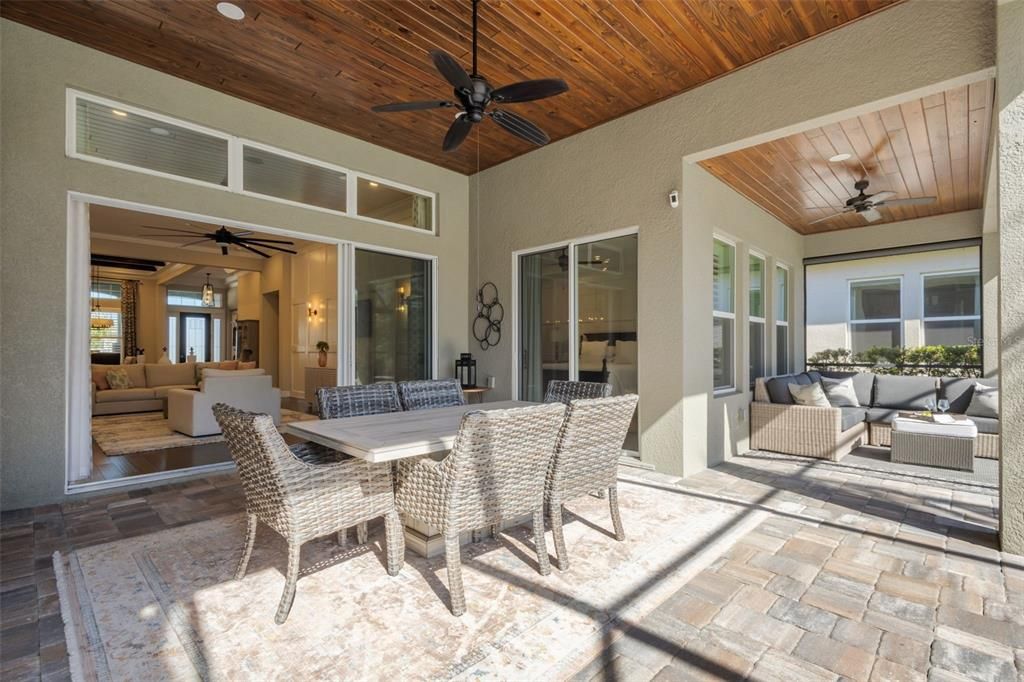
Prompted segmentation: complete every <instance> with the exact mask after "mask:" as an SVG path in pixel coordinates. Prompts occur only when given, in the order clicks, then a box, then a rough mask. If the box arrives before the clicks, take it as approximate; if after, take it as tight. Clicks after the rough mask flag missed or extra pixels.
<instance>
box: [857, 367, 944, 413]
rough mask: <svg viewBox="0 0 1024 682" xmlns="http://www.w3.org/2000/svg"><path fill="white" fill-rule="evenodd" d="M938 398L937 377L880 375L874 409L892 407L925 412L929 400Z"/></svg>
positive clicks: (872, 404) (876, 385)
mask: <svg viewBox="0 0 1024 682" xmlns="http://www.w3.org/2000/svg"><path fill="white" fill-rule="evenodd" d="M937 397H938V381H937V380H936V378H935V377H920V376H915V377H900V376H888V375H885V374H879V375H878V376H877V377H875V400H874V402H872V403H871V406H872V407H890V408H896V409H900V410H923V409H925V408H926V407H927V402H928V399H929V398H931V399H932V400H933V401H934V400H936V399H937Z"/></svg>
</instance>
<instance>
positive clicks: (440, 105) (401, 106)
mask: <svg viewBox="0 0 1024 682" xmlns="http://www.w3.org/2000/svg"><path fill="white" fill-rule="evenodd" d="M453 106H455V104H454V103H453V102H448V101H446V100H440V99H432V100H429V101H425V102H392V103H391V104H378V105H377V106H375V107H372V109H371V111H375V112H377V113H381V112H385V111H420V110H422V109H444V108H446V107H453Z"/></svg>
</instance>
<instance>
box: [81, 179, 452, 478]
mask: <svg viewBox="0 0 1024 682" xmlns="http://www.w3.org/2000/svg"><path fill="white" fill-rule="evenodd" d="M90 204H96V205H101V206H109V207H112V208H122V209H127V210H129V211H140V212H143V213H150V214H153V215H160V216H166V217H171V218H180V219H182V220H192V221H195V222H203V223H215V224H219V225H225V226H227V227H234V228H239V229H242V228H244V229H252V230H256V231H258V232H266V233H267V234H274V235H280V236H282V237H295V238H298V239H304V240H306V241H313V242H319V243H322V244H328V245H333V246H335V247H336V248H338V252H339V253H338V266H339V276H338V291H337V300H338V302H339V304H338V305H339V308H340V310H341V311H343V312H342V313H341V314H339V315H338V318H339V319H338V334H339V338H341V339H345V343H343V344H342V345H343V346H344V347H345V349H346V350H347V351H348V356H349V357H350V358H354V353H353V352H352V351H353V350H354V335H352V339H348V338H347V336H348V332H349V331H350V330H352V329H353V327H354V324H353V323H354V309H355V306H354V305H352V306H342V305H341V302H342V301H344V300H346V295H345V294H346V289H348V288H349V287H350V285H349V282H348V278H347V277H344V276H342V273H341V272H340V268H341V267H342V264H348V265H350V268H349V272H350V273H351V277H352V278H354V277H355V269H354V267H353V266H354V258H351V256H350V257H349V258H346V253H347V254H350V255H351V254H354V252H355V249H356V248H361V249H366V250H369V251H377V252H380V253H391V254H395V255H403V256H408V257H412V258H419V259H422V260H429V261H431V280H430V286H431V287H432V291H431V300H432V304H431V311H430V314H431V318H430V325H431V329H430V333H431V339H430V345H431V348H430V356H431V357H430V373H431V378H436V377H437V368H438V343H437V334H438V315H437V312H438V307H437V298H438V297H437V293H438V272H437V271H438V267H437V264H438V257H437V256H434V255H430V254H424V253H417V252H414V251H407V250H400V249H391V248H387V247H382V246H377V245H375V244H366V243H360V242H354V241H352V240H344V239H337V238H334V237H327V236H323V235H318V234H309V233H304V232H297V231H295V230H288V229H283V228H278V227H271V226H267V225H259V224H255V223H251V222H244V223H243V222H239V221H237V220H233V219H230V218H221V217H218V216H211V215H204V214H201V213H193V212H190V211H181V210H177V209H169V208H164V207H160V206H154V205H150V204H142V203H139V202H134V201H126V200H124V199H113V198H110V197H103V196H99V195H95V194H87V193H83V192H78V191H73V190H72V191H69V192H68V193H67V209H68V213H67V218H68V220H67V229H68V245H67V259H66V267H67V278H68V282H79V283H80V286H78V287H75V286H68V287H67V291H66V300H65V304H66V313H67V317H68V320H69V321H70V322H69V324H68V327H67V334H66V337H67V338H66V339H65V341H66V342H65V377H66V381H65V384H66V391H65V404H64V415H65V440H64V474H63V475H64V494H65V495H71V494H77V493H83V492H86V491H98V490H107V489H112V488H118V487H122V486H127V485H139V484H143V483H147V482H152V481H165V480H174V479H180V478H188V477H192V476H196V475H198V474H200V473H202V472H208V471H221V470H230V469H232V468H234V465H233V464H232V463H231V462H224V463H219V464H212V465H202V466H198V467H191V468H186V469H175V470H173V471H165V472H158V473H155V474H144V475H140V476H129V477H125V478H118V479H114V480H111V481H91V482H82V483H73V482H72V481H71V480H70V479H71V474H72V472H71V464H72V462H71V452H72V451H73V450H79V449H81V448H85V450H83V451H88V452H91V446H90V445H89V444H90V442H91V429H92V424H91V421H90V419H89V412H90V410H91V408H90V398H89V391H90V388H91V383H92V380H91V379H90V378H89V373H88V371H87V368H88V367H89V365H90V357H89V334H88V319H89V309H90V307H91V306H90V304H89V298H88V297H85V298H83V297H82V292H83V291H84V292H86V293H87V294H88V293H89V292H90V291H91V289H90V284H89V282H90V281H91V278H90V273H91V267H90V266H89V253H90V245H89V211H88V210H87V207H88V206H89V205H90ZM420 232H425V230H420ZM351 290H352V291H354V290H355V287H354V279H353V285H352V286H351ZM83 301H84V304H83ZM189 310H190V311H195V310H196V309H195V308H190V309H189ZM211 310H217V309H211ZM346 311H347V313H348V314H347V315H346V314H345V312H346ZM226 322H227V318H225V323H226ZM349 341H351V344H350V343H348V342H349ZM350 345H351V347H350ZM346 365H347V363H346ZM351 376H352V377H354V372H352V374H351ZM348 380H349V377H346V376H345V372H343V371H339V372H338V384H339V385H344V384H345V383H346V382H347V381H348Z"/></svg>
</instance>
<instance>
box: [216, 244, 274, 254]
mask: <svg viewBox="0 0 1024 682" xmlns="http://www.w3.org/2000/svg"><path fill="white" fill-rule="evenodd" d="M237 244H238V246H241V247H242V248H243V249H246V250H248V251H252V252H253V253H255V254H256V255H258V256H263V257H264V258H270V254H269V253H263V252H262V251H260V250H259V249H254V248H252V247H251V246H249V245H248V244H245V243H243V242H237ZM221 250H222V251H227V247H224V246H222V247H221ZM225 255H227V254H225Z"/></svg>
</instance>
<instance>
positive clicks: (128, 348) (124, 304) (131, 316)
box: [121, 280, 139, 357]
mask: <svg viewBox="0 0 1024 682" xmlns="http://www.w3.org/2000/svg"><path fill="white" fill-rule="evenodd" d="M138 302H139V283H138V281H136V280H131V281H126V282H122V283H121V347H122V348H124V354H125V356H126V357H127V356H135V355H137V353H136V349H138V347H139V343H138V341H139V338H138V332H137V329H138V308H139V306H138Z"/></svg>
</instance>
